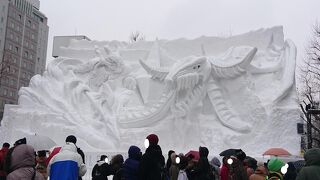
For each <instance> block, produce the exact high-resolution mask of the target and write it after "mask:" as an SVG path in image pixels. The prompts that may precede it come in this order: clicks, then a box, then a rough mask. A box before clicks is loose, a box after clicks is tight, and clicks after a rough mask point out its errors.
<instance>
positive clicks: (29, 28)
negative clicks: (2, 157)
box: [0, 0, 49, 119]
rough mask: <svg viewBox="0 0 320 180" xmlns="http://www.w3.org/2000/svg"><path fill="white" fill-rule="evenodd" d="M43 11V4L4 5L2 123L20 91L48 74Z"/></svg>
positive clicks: (0, 17)
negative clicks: (39, 75)
mask: <svg viewBox="0 0 320 180" xmlns="http://www.w3.org/2000/svg"><path fill="white" fill-rule="evenodd" d="M39 8H40V1H39V0H1V1H0V67H1V69H0V119H2V115H3V109H4V105H5V104H16V103H17V101H18V91H19V89H20V87H23V86H28V84H29V81H30V79H31V77H32V76H34V75H35V74H41V73H43V72H44V70H45V64H46V52H47V44H48V31H49V27H48V25H47V17H46V16H45V15H44V14H43V13H42V12H40V10H39Z"/></svg>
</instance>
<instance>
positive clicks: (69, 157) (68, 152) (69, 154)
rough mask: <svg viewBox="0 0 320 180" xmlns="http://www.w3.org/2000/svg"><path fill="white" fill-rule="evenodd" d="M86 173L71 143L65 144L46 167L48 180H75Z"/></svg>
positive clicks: (75, 148) (80, 158) (84, 166)
mask: <svg viewBox="0 0 320 180" xmlns="http://www.w3.org/2000/svg"><path fill="white" fill-rule="evenodd" d="M86 171H87V168H86V165H85V164H84V163H83V161H82V157H81V156H80V154H78V153H77V147H76V146H75V145H74V144H73V143H67V144H66V145H65V146H63V147H62V148H61V151H60V152H59V153H58V154H56V155H55V156H53V158H52V159H51V160H50V162H49V165H48V175H49V176H50V180H77V179H78V176H79V177H81V176H83V175H84V174H85V173H86Z"/></svg>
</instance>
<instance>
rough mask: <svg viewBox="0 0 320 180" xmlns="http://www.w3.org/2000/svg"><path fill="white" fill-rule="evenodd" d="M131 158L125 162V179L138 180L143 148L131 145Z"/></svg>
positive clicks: (129, 153) (123, 169) (129, 152)
mask: <svg viewBox="0 0 320 180" xmlns="http://www.w3.org/2000/svg"><path fill="white" fill-rule="evenodd" d="M128 155H129V158H128V159H126V161H125V162H124V164H123V168H122V176H123V179H125V180H138V171H139V164H140V160H141V150H140V148H138V147H137V146H131V147H130V148H129V151H128Z"/></svg>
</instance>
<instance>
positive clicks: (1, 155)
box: [0, 143, 10, 180]
mask: <svg viewBox="0 0 320 180" xmlns="http://www.w3.org/2000/svg"><path fill="white" fill-rule="evenodd" d="M9 147H10V144H9V143H3V145H2V148H1V150H0V180H6V176H7V173H6V172H5V171H4V160H5V157H6V155H7V152H8V151H9Z"/></svg>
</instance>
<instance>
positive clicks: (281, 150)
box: [262, 148, 291, 156]
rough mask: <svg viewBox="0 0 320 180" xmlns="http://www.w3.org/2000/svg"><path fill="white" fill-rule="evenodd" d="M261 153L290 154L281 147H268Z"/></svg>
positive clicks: (272, 154)
mask: <svg viewBox="0 0 320 180" xmlns="http://www.w3.org/2000/svg"><path fill="white" fill-rule="evenodd" d="M262 155H264V156H265V155H270V156H290V155H291V154H290V153H289V152H288V151H287V150H285V149H283V148H270V149H268V150H267V151H266V152H264V153H263V154H262Z"/></svg>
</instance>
